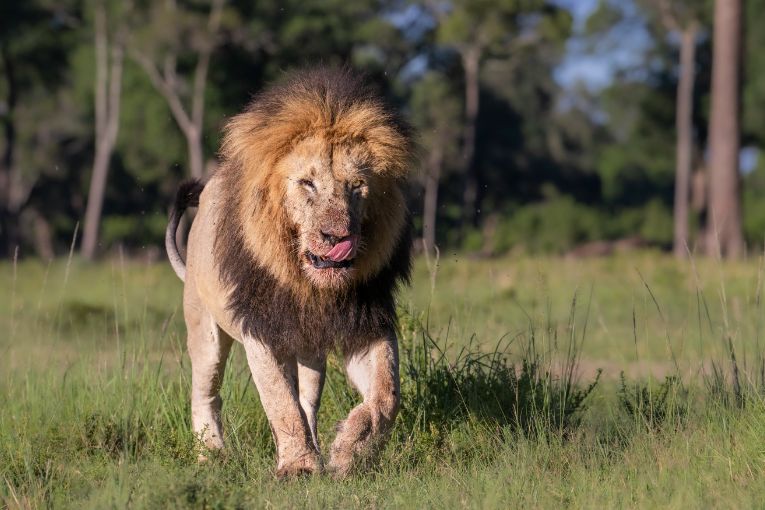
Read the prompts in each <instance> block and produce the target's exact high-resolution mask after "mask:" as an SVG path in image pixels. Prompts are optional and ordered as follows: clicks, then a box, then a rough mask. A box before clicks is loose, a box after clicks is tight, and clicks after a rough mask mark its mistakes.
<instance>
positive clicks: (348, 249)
mask: <svg viewBox="0 0 765 510" xmlns="http://www.w3.org/2000/svg"><path fill="white" fill-rule="evenodd" d="M357 241H358V236H348V237H346V238H345V239H343V240H342V241H340V242H339V243H337V244H336V245H335V246H333V247H332V249H331V250H329V253H327V255H326V257H327V258H328V259H329V260H331V261H333V262H341V261H343V260H345V259H347V258H350V257H351V256H352V255H353V252H354V251H355V250H356V242H357Z"/></svg>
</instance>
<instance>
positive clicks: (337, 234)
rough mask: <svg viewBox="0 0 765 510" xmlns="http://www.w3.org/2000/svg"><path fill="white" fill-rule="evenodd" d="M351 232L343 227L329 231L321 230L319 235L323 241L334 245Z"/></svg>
mask: <svg viewBox="0 0 765 510" xmlns="http://www.w3.org/2000/svg"><path fill="white" fill-rule="evenodd" d="M350 235H351V233H350V232H348V231H347V230H345V229H335V230H329V231H324V230H322V231H321V237H322V239H323V240H324V241H326V242H328V243H329V244H331V245H332V246H334V245H336V244H337V243H339V242H340V241H342V240H343V239H345V238H346V237H348V236H350Z"/></svg>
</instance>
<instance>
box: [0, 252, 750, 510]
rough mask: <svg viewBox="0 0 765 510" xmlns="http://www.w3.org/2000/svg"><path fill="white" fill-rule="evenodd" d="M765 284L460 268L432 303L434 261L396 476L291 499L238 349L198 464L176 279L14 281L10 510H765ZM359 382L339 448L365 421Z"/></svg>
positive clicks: (4, 389) (71, 272) (30, 271)
mask: <svg viewBox="0 0 765 510" xmlns="http://www.w3.org/2000/svg"><path fill="white" fill-rule="evenodd" d="M762 273H763V271H762V268H761V261H759V260H757V261H747V262H741V263H735V264H729V263H725V264H721V263H719V262H717V261H714V260H696V261H694V262H693V263H692V264H691V263H678V262H676V261H674V260H672V259H669V258H667V257H664V256H661V255H659V254H655V253H648V252H646V253H638V254H634V255H629V256H622V257H615V258H606V259H597V260H575V259H557V258H549V259H545V258H535V259H531V258H523V257H521V258H503V259H492V260H470V259H466V258H464V257H461V256H452V257H447V256H446V255H444V256H443V257H442V260H441V261H440V265H439V268H438V273H437V275H436V278H435V285H434V286H431V281H432V280H431V277H432V276H433V274H432V271H429V270H428V264H426V263H425V262H424V261H418V264H417V266H416V271H415V279H414V285H413V286H412V288H411V289H409V290H407V291H406V292H405V293H404V294H403V295H402V296H401V299H400V300H399V305H400V310H401V313H400V316H401V321H400V322H401V325H400V329H401V331H400V338H401V359H402V396H403V402H404V403H403V407H402V411H401V414H400V416H399V420H398V421H397V423H396V427H395V429H394V431H393V434H392V437H391V441H390V442H389V444H388V446H387V447H386V448H385V450H384V451H383V452H382V455H381V459H380V461H379V463H378V465H377V466H376V467H375V468H374V469H373V470H372V471H371V472H369V473H367V474H364V475H360V476H356V477H353V478H351V479H349V480H347V481H343V482H340V483H338V482H334V481H332V480H331V479H329V478H326V477H323V476H317V477H313V478H309V479H302V480H297V481H292V482H287V483H284V482H278V481H276V480H275V478H274V475H273V468H274V446H273V444H272V440H271V437H270V431H269V428H268V425H267V423H266V421H265V417H264V414H263V412H262V410H261V408H260V404H259V402H258V398H257V394H256V392H255V390H254V386H253V384H252V382H251V380H250V377H249V373H248V370H247V367H246V362H245V360H244V355H243V352H242V349H240V348H237V349H234V352H233V355H232V360H231V363H230V365H229V368H228V370H227V374H226V380H225V382H224V390H223V398H224V402H225V405H224V424H225V427H226V433H227V441H228V446H229V451H228V454H227V455H226V456H225V457H223V458H216V459H214V460H213V461H212V462H210V463H209V464H208V465H202V466H200V465H197V463H196V462H195V454H194V452H193V437H192V436H191V433H190V423H189V415H190V410H189V403H188V391H189V363H188V358H187V356H186V355H185V352H184V349H185V347H184V340H183V338H184V327H183V322H182V318H181V317H182V310H181V308H180V304H181V300H180V293H181V284H180V282H178V281H177V280H176V279H175V277H174V275H172V272H171V270H170V269H169V267H167V266H166V265H165V264H147V263H142V262H139V261H131V260H125V259H121V258H115V259H113V260H107V261H104V262H103V263H100V264H97V265H88V264H85V263H83V262H80V261H78V260H76V259H75V260H73V261H71V263H69V262H67V261H65V260H63V261H55V262H53V263H52V264H50V265H46V264H42V263H39V262H35V261H23V262H20V263H19V264H18V265H14V264H12V263H10V262H8V263H4V264H2V265H0V281H2V282H3V286H4V288H5V289H7V292H4V293H2V294H0V331H4V332H6V334H4V335H3V336H2V337H0V409H1V411H0V505H4V506H6V507H9V508H16V507H22V508H23V507H32V508H39V507H55V508H59V507H64V508H68V507H76V508H88V507H92V508H104V507H117V508H122V507H130V508H156V507H162V508H164V507H169V508H174V507H192V508H232V507H289V508H293V507H299V508H326V507H340V506H343V507H346V506H351V507H364V508H369V507H374V508H377V507H385V508H388V507H435V508H452V507H471V508H472V507H481V508H508V507H521V506H532V507H559V506H573V507H595V506H606V507H654V506H659V505H660V506H662V507H674V508H688V507H700V506H704V507H709V506H713V507H730V508H734V507H735V508H741V507H755V506H760V505H761V502H762V501H763V497H765V485H763V484H762V483H761V482H762V479H763V476H765V448H763V446H762V444H763V438H765V401H763V398H762V395H763V389H764V388H765V384H763V375H762V374H763V370H762V367H763V363H762V355H763V349H762V347H761V346H760V341H761V338H760V337H761V333H762V317H763V310H762V306H763V305H762V302H761V299H760V295H761V288H762V285H763V282H762ZM734 360H735V361H734ZM339 366H340V363H339V361H338V360H337V359H335V358H332V359H331V360H330V372H329V375H328V381H327V385H326V387H325V391H324V398H323V401H322V408H321V411H320V436H321V440H322V444H323V445H325V447H326V445H328V444H329V442H330V441H331V438H332V436H333V426H334V423H335V422H336V421H337V420H339V419H341V418H342V417H343V416H344V415H345V414H346V413H347V412H348V410H349V409H350V408H351V407H352V406H353V405H354V403H355V402H356V401H357V396H356V395H355V394H354V393H353V392H352V391H350V390H349V388H348V386H347V385H346V383H345V380H344V376H343V375H342V373H341V371H340V370H339ZM598 369H602V375H601V373H600V372H599V370H598Z"/></svg>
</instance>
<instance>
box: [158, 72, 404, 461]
mask: <svg viewBox="0 0 765 510" xmlns="http://www.w3.org/2000/svg"><path fill="white" fill-rule="evenodd" d="M412 152H413V150H412V142H411V136H410V132H409V129H408V128H407V126H406V124H405V123H404V122H402V121H401V120H400V119H399V118H398V117H397V115H396V114H395V113H394V112H393V110H391V109H390V108H389V107H387V106H386V105H384V103H383V102H382V101H381V100H380V99H379V97H378V96H377V95H375V94H374V93H372V92H371V91H370V90H369V89H368V88H367V87H366V86H365V85H364V83H363V81H362V80H361V79H360V78H359V77H357V76H356V75H354V74H353V73H351V72H349V71H347V70H328V69H314V70H310V71H304V72H301V73H297V74H293V75H291V76H290V77H289V78H288V79H286V80H285V81H284V82H282V83H281V84H280V85H276V86H273V87H271V88H270V89H268V90H267V91H265V92H263V93H262V94H260V95H259V96H257V97H256V98H255V99H254V100H253V102H252V103H251V104H250V105H249V106H248V107H247V109H246V110H245V111H244V112H243V113H241V114H239V115H237V116H236V117H234V118H233V119H231V121H230V122H229V123H228V125H227V126H226V129H225V137H224V143H223V146H222V148H221V153H220V156H221V165H220V167H219V170H218V171H217V173H216V174H215V175H214V176H212V177H211V178H210V180H209V181H208V182H207V183H206V184H205V186H204V189H203V190H201V187H199V186H197V187H193V186H191V187H190V186H185V187H184V188H183V189H182V192H183V193H188V190H189V189H194V190H196V193H197V194H198V193H199V192H200V191H201V196H199V197H198V198H199V211H198V213H197V216H196V218H195V220H194V223H193V224H192V228H191V231H190V234H189V241H188V259H187V261H186V267H185V268H183V267H182V265H181V266H179V265H178V264H179V261H180V258H179V256H178V255H177V250H176V249H175V245H174V242H173V243H168V251H169V254H170V257H171V260H172V261H174V263H173V267H174V269H176V272H178V273H179V276H180V275H181V274H183V273H184V271H185V276H186V279H185V290H184V312H185V317H186V323H187V327H188V333H189V338H188V342H189V355H190V357H191V361H192V422H193V427H194V431H195V433H197V434H198V436H199V437H200V439H201V440H202V442H203V443H204V445H205V446H206V447H207V448H210V449H220V448H222V447H223V441H222V433H223V432H222V426H221V421H220V409H221V401H220V396H219V390H220V381H221V380H222V377H223V371H224V368H225V360H226V357H227V355H228V352H229V349H230V346H231V343H232V342H233V340H237V341H239V342H241V343H243V344H244V347H245V350H246V352H247V357H248V361H249V363H250V368H251V370H252V373H253V380H254V381H255V384H256V386H257V388H258V391H259V393H260V396H261V402H262V403H263V406H264V408H265V410H266V414H267V416H268V419H269V422H270V423H271V427H272V430H273V432H274V438H275V440H276V443H277V457H278V459H277V471H278V473H279V474H280V475H284V476H287V475H291V474H297V473H301V472H314V471H316V470H318V469H319V468H320V466H321V461H320V457H319V451H318V448H319V445H318V437H317V436H316V413H317V411H318V407H319V398H320V394H321V387H322V384H323V378H324V368H325V363H326V356H327V354H328V352H329V351H331V350H333V349H338V350H339V351H340V352H341V353H342V354H343V355H344V357H345V365H346V368H347V371H348V377H349V380H350V382H351V383H352V384H353V385H354V387H356V388H357V389H358V390H359V392H360V393H361V394H362V396H363V398H364V401H363V402H362V404H360V405H359V406H358V407H357V408H355V409H354V410H353V411H352V412H351V414H350V415H349V417H348V418H347V419H346V420H345V421H344V422H343V424H342V426H341V427H339V432H338V437H337V438H336V440H335V441H334V443H333V446H332V448H331V449H330V451H331V458H330V460H329V465H330V467H331V468H332V469H333V471H334V472H335V473H337V474H339V475H345V474H347V473H349V472H350V470H351V468H352V467H353V466H354V465H356V464H358V462H359V460H360V459H369V458H370V454H371V453H372V452H373V451H374V449H375V448H376V447H377V446H379V445H380V444H381V442H382V440H383V439H384V438H385V436H386V433H387V431H388V430H389V429H390V427H391V426H392V423H393V420H394V419H395V416H396V413H397V410H398V404H399V392H398V384H399V383H398V353H397V341H396V336H395V320H396V318H395V306H394V294H395V292H396V289H397V288H398V286H399V284H400V283H401V282H406V281H408V278H409V272H410V266H411V256H410V244H411V240H410V226H409V225H410V222H409V215H408V213H407V210H406V204H405V198H404V190H405V183H406V177H407V172H408V170H409V168H410V166H411V164H412ZM183 190H186V191H183ZM195 198H196V197H184V200H181V201H179V202H178V204H179V205H180V207H181V210H174V212H173V214H172V216H171V218H173V221H171V224H170V226H169V227H168V237H167V239H173V240H174V235H175V227H176V226H177V217H178V216H179V215H180V214H182V212H183V211H182V208H183V207H184V206H185V205H186V204H194V200H195ZM171 230H172V232H170V231H171ZM343 239H358V240H359V243H358V247H357V249H355V250H354V252H353V253H354V256H353V258H352V260H351V262H350V263H349V264H348V265H347V266H342V267H336V268H330V269H324V268H318V267H317V266H315V265H312V264H311V262H310V260H311V259H310V257H309V254H318V255H322V256H323V255H324V254H326V253H328V252H329V251H331V249H332V247H333V246H334V245H335V244H336V243H339V242H341V241H342V240H343Z"/></svg>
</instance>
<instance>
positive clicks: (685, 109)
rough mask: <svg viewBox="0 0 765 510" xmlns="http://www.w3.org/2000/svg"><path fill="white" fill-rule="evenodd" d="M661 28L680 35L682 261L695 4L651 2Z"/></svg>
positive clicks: (677, 204) (677, 205) (677, 210)
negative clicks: (659, 20) (661, 25)
mask: <svg viewBox="0 0 765 510" xmlns="http://www.w3.org/2000/svg"><path fill="white" fill-rule="evenodd" d="M651 3H652V4H653V7H654V9H655V10H656V11H657V12H658V14H659V17H660V19H661V22H662V24H663V25H664V28H665V29H666V30H667V31H669V32H675V33H678V34H680V65H679V71H678V81H677V92H676V98H677V100H676V103H675V129H676V147H675V197H674V209H673V218H674V229H673V232H674V234H673V241H672V252H673V253H674V254H675V256H676V257H678V258H685V256H686V254H687V245H688V211H689V203H690V199H689V197H690V190H691V172H692V165H693V85H694V73H695V67H696V38H697V36H698V32H699V28H700V25H699V14H700V13H699V9H700V5H699V2H698V1H691V0H688V1H686V0H651Z"/></svg>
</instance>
